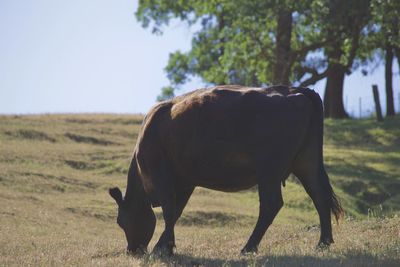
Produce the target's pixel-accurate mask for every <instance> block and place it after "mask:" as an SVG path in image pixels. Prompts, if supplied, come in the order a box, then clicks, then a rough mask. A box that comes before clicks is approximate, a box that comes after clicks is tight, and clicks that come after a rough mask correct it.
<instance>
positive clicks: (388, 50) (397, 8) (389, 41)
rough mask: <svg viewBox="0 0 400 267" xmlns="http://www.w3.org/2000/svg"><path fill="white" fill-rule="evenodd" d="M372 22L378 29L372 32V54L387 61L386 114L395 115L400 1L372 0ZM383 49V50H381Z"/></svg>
mask: <svg viewBox="0 0 400 267" xmlns="http://www.w3.org/2000/svg"><path fill="white" fill-rule="evenodd" d="M371 6H372V15H373V19H372V23H373V24H374V25H375V26H376V30H375V31H374V32H373V34H371V40H372V44H373V46H372V49H371V50H372V51H371V55H372V56H378V57H381V58H383V59H384V61H385V89H386V90H385V91H386V116H393V115H394V114H395V110H394V99H393V70H392V67H393V60H394V56H395V55H396V57H397V60H398V63H399V67H400V27H399V23H400V19H399V17H400V1H394V0H372V3H371ZM381 51H383V52H381Z"/></svg>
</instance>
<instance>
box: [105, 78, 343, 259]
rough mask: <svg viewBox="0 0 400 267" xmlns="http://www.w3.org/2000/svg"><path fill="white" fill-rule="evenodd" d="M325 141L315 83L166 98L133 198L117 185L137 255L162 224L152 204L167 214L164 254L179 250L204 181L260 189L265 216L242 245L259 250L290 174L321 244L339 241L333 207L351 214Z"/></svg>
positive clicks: (137, 156)
mask: <svg viewBox="0 0 400 267" xmlns="http://www.w3.org/2000/svg"><path fill="white" fill-rule="evenodd" d="M322 144H323V108H322V102H321V99H320V97H319V95H318V94H317V93H315V92H314V91H312V90H310V89H307V88H289V87H285V86H273V87H270V88H248V87H242V86H236V85H225V86H217V87H213V88H208V89H200V90H196V91H193V92H191V93H188V94H185V95H182V96H179V97H176V98H174V99H172V100H170V101H165V102H161V103H159V104H158V105H156V106H155V107H154V108H153V109H152V110H151V111H150V112H149V114H148V115H147V116H146V118H145V119H144V122H143V126H142V128H141V131H140V134H139V137H138V140H137V144H136V148H135V150H134V153H133V158H132V162H131V165H130V169H129V174H128V184H127V189H126V194H125V197H124V198H123V197H122V193H121V191H120V190H119V189H118V188H112V189H110V195H111V196H112V197H113V198H114V199H115V200H116V202H117V204H118V207H119V211H118V220H117V221H118V224H119V225H120V227H121V228H122V229H123V230H124V232H125V235H126V239H127V241H128V251H131V252H134V253H140V252H142V253H143V252H145V251H146V250H147V246H148V243H149V241H150V239H151V238H152V236H153V233H154V228H155V224H156V219H155V216H154V213H153V210H152V206H153V207H158V206H161V208H162V211H163V217H164V220H165V230H164V232H163V233H162V235H161V237H160V239H159V241H158V243H157V244H156V246H155V248H154V250H155V251H158V252H162V253H166V254H168V255H171V254H172V253H173V247H174V246H175V238H174V226H175V223H176V221H177V220H178V218H179V217H180V215H181V214H182V211H183V209H184V207H185V205H186V203H187V201H188V200H189V197H190V196H191V194H192V192H193V190H194V188H195V187H196V186H201V187H206V188H210V189H215V190H220V191H226V192H236V191H240V190H245V189H248V188H250V187H252V186H254V185H258V193H259V201H260V211H259V217H258V220H257V224H256V226H255V228H254V231H253V233H252V234H251V236H250V239H249V240H248V242H247V244H246V245H245V246H244V248H243V249H242V253H248V252H256V251H257V246H258V244H259V243H260V241H261V239H262V237H263V235H264V233H265V231H266V230H267V228H268V226H269V225H270V224H271V223H272V221H273V219H274V217H275V216H276V214H277V213H278V211H279V210H280V209H281V207H282V205H283V200H282V193H281V184H284V182H285V179H286V178H287V177H288V175H289V174H290V173H294V174H295V175H296V176H297V177H298V178H299V180H300V181H301V183H302V184H303V186H304V188H305V190H306V191H307V193H308V194H309V195H310V197H311V199H312V200H313V202H314V205H315V207H316V209H317V211H318V214H319V219H320V224H321V238H320V240H319V245H323V246H326V245H330V244H331V243H333V238H332V226H331V211H332V212H333V214H334V215H335V217H336V219H337V220H338V219H339V218H340V217H341V215H342V214H343V210H342V207H341V205H340V203H339V201H338V199H337V198H336V195H335V194H334V192H333V190H332V187H331V185H330V183H329V178H328V175H327V174H326V172H325V169H324V164H323V154H322Z"/></svg>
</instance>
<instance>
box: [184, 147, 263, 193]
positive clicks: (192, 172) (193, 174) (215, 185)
mask: <svg viewBox="0 0 400 267" xmlns="http://www.w3.org/2000/svg"><path fill="white" fill-rule="evenodd" d="M177 166H179V167H178V169H179V173H180V177H181V179H183V180H185V181H186V182H189V183H191V184H192V185H194V186H201V187H206V188H209V189H214V190H220V191H226V192H234V191H240V190H244V189H248V188H251V187H252V186H254V185H256V183H257V181H256V172H255V167H254V164H253V162H252V160H251V159H250V157H248V156H247V155H245V154H236V155H234V154H228V155H221V156H218V155H214V156H211V155H209V156H208V157H188V158H185V159H182V160H181V162H180V164H178V165H177Z"/></svg>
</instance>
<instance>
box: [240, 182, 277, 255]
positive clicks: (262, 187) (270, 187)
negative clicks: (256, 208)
mask: <svg viewBox="0 0 400 267" xmlns="http://www.w3.org/2000/svg"><path fill="white" fill-rule="evenodd" d="M258 193H259V198H260V213H259V215H258V220H257V224H256V226H255V228H254V231H253V233H252V234H251V236H250V238H249V240H248V241H247V244H246V245H245V246H244V248H243V249H242V251H241V253H242V254H248V253H256V252H257V247H258V244H259V243H260V241H261V239H262V237H263V236H264V234H265V232H266V231H267V229H268V227H269V226H270V225H271V223H272V221H273V220H274V218H275V216H276V214H278V212H279V210H280V209H281V208H282V206H283V200H282V192H281V187H280V180H276V181H275V182H274V183H273V184H267V183H266V182H265V180H264V181H261V182H260V183H259V185H258Z"/></svg>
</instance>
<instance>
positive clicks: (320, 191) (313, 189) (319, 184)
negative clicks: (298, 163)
mask: <svg viewBox="0 0 400 267" xmlns="http://www.w3.org/2000/svg"><path fill="white" fill-rule="evenodd" d="M294 174H295V175H296V176H297V177H298V178H299V180H300V181H301V183H302V184H303V186H304V188H305V190H306V191H307V193H308V195H309V196H310V197H311V199H312V201H313V203H314V206H315V208H316V209H317V212H318V215H319V220H320V226H321V236H320V240H319V243H318V247H321V248H323V247H326V246H329V245H330V244H331V243H333V237H332V223H331V207H332V194H333V191H332V188H331V186H330V184H329V180H328V175H327V174H326V172H325V169H324V167H323V165H322V164H321V165H320V166H319V167H317V168H311V169H310V170H309V171H299V172H294Z"/></svg>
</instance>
